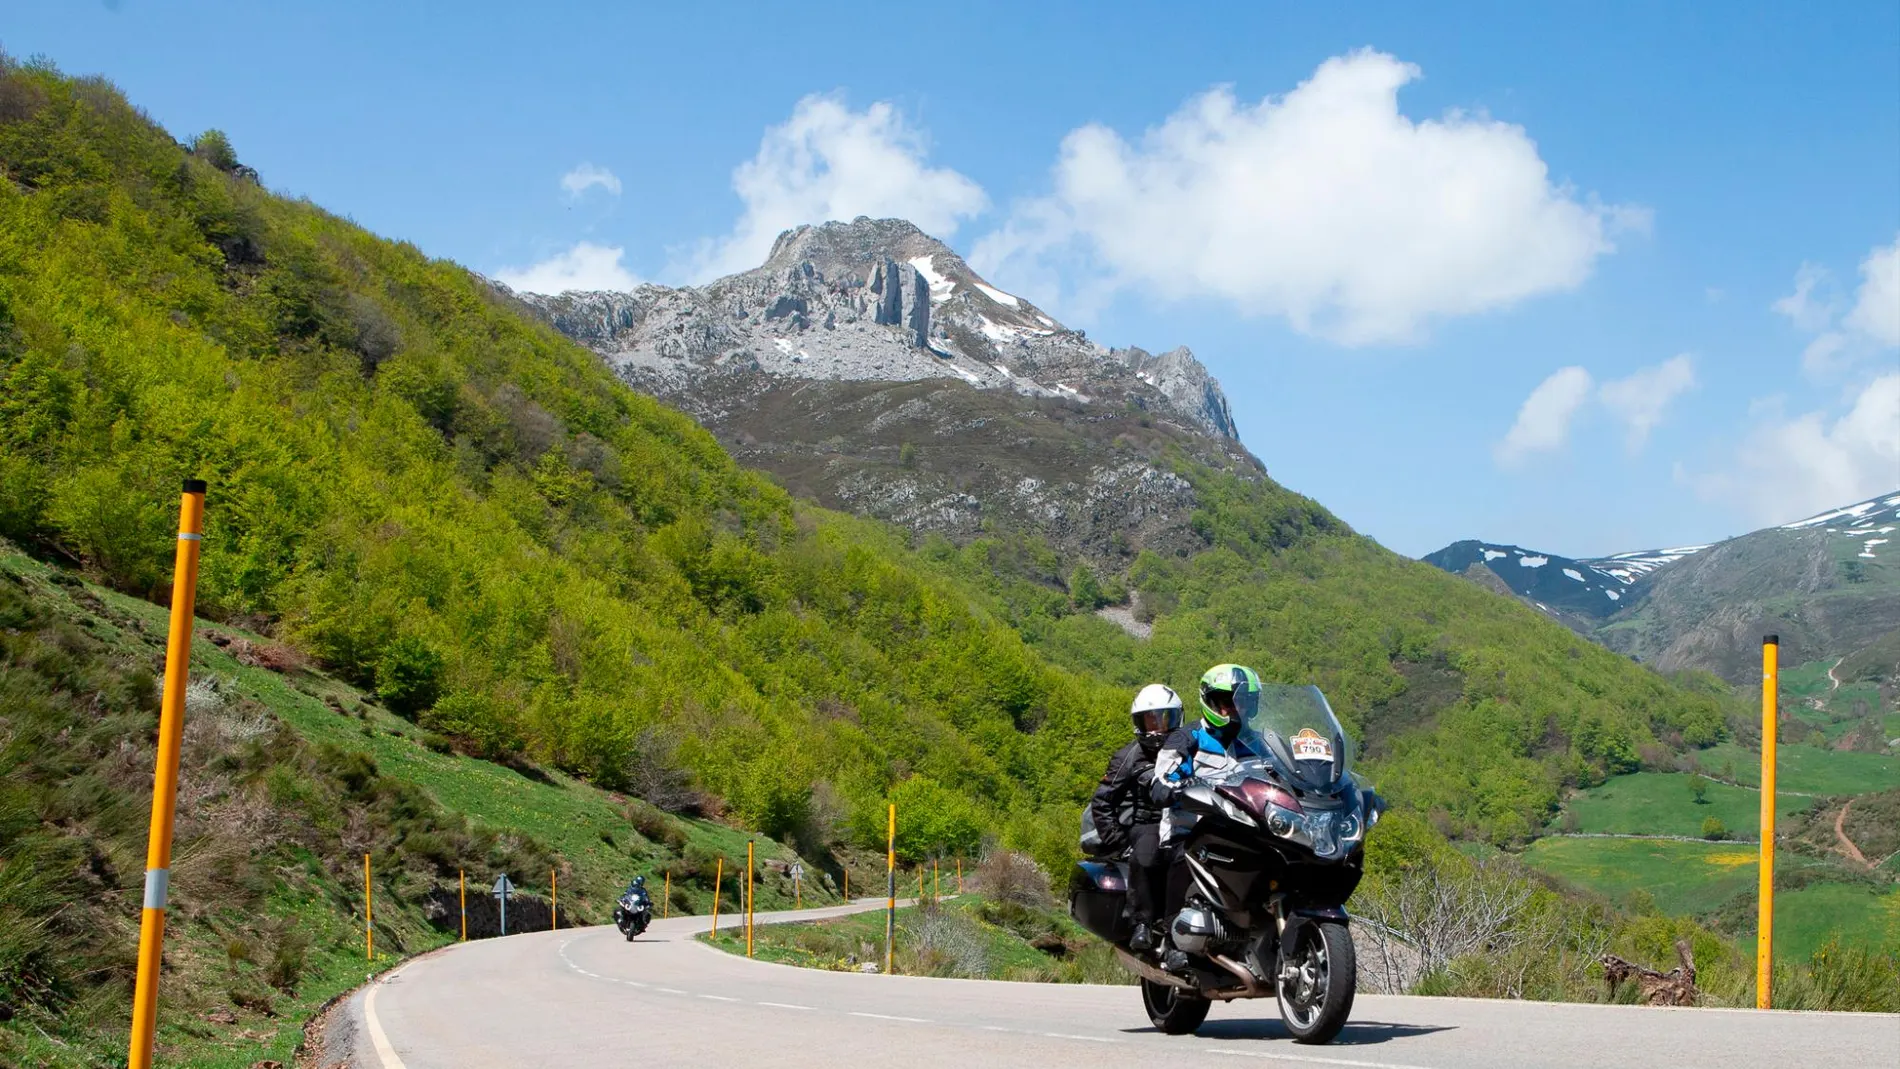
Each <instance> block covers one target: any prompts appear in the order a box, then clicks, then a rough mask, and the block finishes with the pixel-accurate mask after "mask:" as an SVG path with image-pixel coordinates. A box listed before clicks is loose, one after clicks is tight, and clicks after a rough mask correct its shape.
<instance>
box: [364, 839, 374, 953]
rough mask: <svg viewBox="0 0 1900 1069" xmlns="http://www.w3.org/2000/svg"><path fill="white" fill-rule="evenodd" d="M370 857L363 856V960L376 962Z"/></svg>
mask: <svg viewBox="0 0 1900 1069" xmlns="http://www.w3.org/2000/svg"><path fill="white" fill-rule="evenodd" d="M370 906H371V902H370V889H369V855H368V854H364V855H363V959H364V960H365V961H375V960H376V913H375V910H373V909H371V908H370Z"/></svg>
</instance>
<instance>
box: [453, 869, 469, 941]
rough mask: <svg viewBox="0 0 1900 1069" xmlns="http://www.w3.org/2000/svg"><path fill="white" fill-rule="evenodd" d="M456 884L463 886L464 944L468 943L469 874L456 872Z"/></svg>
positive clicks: (460, 871)
mask: <svg viewBox="0 0 1900 1069" xmlns="http://www.w3.org/2000/svg"><path fill="white" fill-rule="evenodd" d="M455 882H456V883H458V884H460V885H461V896H462V942H464V943H466V942H468V873H467V872H464V871H463V870H461V869H456V870H455Z"/></svg>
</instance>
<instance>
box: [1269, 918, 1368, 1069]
mask: <svg viewBox="0 0 1900 1069" xmlns="http://www.w3.org/2000/svg"><path fill="white" fill-rule="evenodd" d="M1358 971H1359V970H1358V963H1357V960H1356V958H1355V956H1354V954H1353V947H1352V933H1351V932H1348V931H1347V930H1346V926H1345V925H1343V924H1340V923H1338V922H1336V921H1321V922H1319V923H1317V924H1308V925H1307V926H1306V929H1305V931H1303V932H1301V933H1300V943H1299V946H1297V947H1295V948H1294V951H1293V958H1292V960H1291V961H1289V962H1286V963H1285V964H1284V965H1283V966H1282V967H1281V970H1280V983H1279V999H1280V1019H1281V1020H1283V1021H1285V1022H1286V1030H1287V1031H1289V1032H1291V1033H1293V1041H1294V1042H1295V1043H1330V1042H1332V1040H1333V1037H1334V1036H1337V1035H1338V1034H1339V1030H1340V1029H1341V1028H1344V1027H1345V1026H1346V1018H1347V1017H1348V1016H1350V1015H1351V1014H1352V996H1353V988H1354V987H1356V986H1357V985H1358V981H1359V977H1358Z"/></svg>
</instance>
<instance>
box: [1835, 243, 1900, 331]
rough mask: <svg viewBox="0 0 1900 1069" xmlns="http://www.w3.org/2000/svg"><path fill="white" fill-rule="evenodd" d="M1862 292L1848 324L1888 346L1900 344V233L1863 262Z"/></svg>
mask: <svg viewBox="0 0 1900 1069" xmlns="http://www.w3.org/2000/svg"><path fill="white" fill-rule="evenodd" d="M1860 278H1861V282H1860V292H1859V293H1858V294H1857V296H1856V299H1855V301H1854V310H1853V311H1852V312H1849V313H1848V314H1847V325H1848V327H1850V328H1852V329H1853V330H1855V331H1858V332H1860V333H1861V334H1864V335H1866V336H1867V337H1868V338H1870V339H1872V340H1873V341H1875V342H1876V343H1878V344H1881V345H1885V346H1887V347H1888V348H1894V347H1896V346H1900V235H1895V236H1894V239H1893V244H1891V245H1888V246H1887V247H1885V248H1877V249H1875V250H1873V251H1872V252H1870V253H1868V254H1867V258H1866V259H1865V260H1862V261H1861V263H1860Z"/></svg>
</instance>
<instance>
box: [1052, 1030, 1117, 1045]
mask: <svg viewBox="0 0 1900 1069" xmlns="http://www.w3.org/2000/svg"><path fill="white" fill-rule="evenodd" d="M1043 1035H1045V1036H1047V1037H1049V1038H1050V1039H1082V1040H1087V1041H1088V1042H1090V1043H1115V1042H1119V1041H1118V1040H1113V1039H1110V1038H1108V1037H1107V1036H1073V1035H1070V1034H1069V1033H1067V1032H1044V1033H1043Z"/></svg>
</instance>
